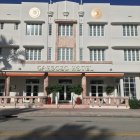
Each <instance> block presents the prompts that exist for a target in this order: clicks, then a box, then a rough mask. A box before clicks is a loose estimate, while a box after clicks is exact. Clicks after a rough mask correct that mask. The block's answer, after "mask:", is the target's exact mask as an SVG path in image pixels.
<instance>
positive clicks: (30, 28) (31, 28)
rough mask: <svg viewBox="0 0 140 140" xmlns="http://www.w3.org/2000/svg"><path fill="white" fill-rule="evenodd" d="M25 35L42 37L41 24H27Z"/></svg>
mask: <svg viewBox="0 0 140 140" xmlns="http://www.w3.org/2000/svg"><path fill="white" fill-rule="evenodd" d="M26 35H42V24H27V27H26Z"/></svg>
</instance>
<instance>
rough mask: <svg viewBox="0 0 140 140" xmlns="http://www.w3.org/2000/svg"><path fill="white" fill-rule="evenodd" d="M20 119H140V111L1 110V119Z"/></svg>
mask: <svg viewBox="0 0 140 140" xmlns="http://www.w3.org/2000/svg"><path fill="white" fill-rule="evenodd" d="M10 115H16V116H18V117H132V118H140V110H139V109H138V110H131V109H32V108H25V109H1V110H0V118H2V117H4V116H10Z"/></svg>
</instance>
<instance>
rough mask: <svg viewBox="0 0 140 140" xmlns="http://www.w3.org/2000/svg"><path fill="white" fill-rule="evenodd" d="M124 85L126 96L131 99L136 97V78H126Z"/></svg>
mask: <svg viewBox="0 0 140 140" xmlns="http://www.w3.org/2000/svg"><path fill="white" fill-rule="evenodd" d="M123 85H124V96H128V97H130V98H132V97H136V85H135V77H124V79H123Z"/></svg>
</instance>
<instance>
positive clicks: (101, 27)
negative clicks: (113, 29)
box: [89, 24, 105, 37]
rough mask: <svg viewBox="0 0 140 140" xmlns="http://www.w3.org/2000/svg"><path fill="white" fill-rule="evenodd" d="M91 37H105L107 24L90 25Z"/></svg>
mask: <svg viewBox="0 0 140 140" xmlns="http://www.w3.org/2000/svg"><path fill="white" fill-rule="evenodd" d="M89 36H94V37H103V36H105V24H89Z"/></svg>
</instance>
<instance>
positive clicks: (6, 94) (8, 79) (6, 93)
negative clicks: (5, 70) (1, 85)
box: [5, 76, 10, 96]
mask: <svg viewBox="0 0 140 140" xmlns="http://www.w3.org/2000/svg"><path fill="white" fill-rule="evenodd" d="M9 92H10V77H9V76H8V77H6V78H5V96H9Z"/></svg>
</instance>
